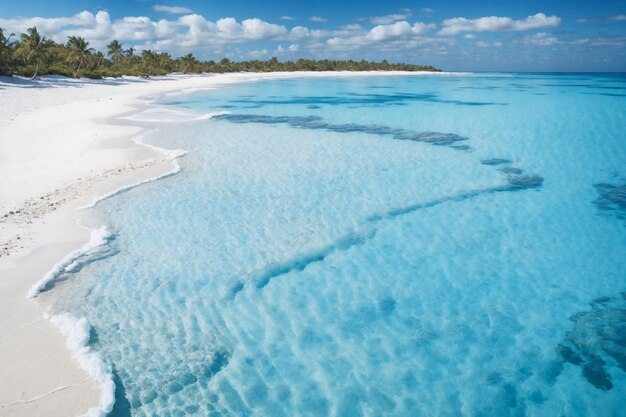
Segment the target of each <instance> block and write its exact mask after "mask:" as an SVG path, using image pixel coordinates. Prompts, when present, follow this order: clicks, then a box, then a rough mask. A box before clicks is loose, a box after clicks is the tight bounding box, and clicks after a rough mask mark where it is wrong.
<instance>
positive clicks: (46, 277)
mask: <svg viewBox="0 0 626 417" xmlns="http://www.w3.org/2000/svg"><path fill="white" fill-rule="evenodd" d="M374 75H413V76H415V75H419V76H424V75H432V74H416V73H407V74H403V73H401V74H399V73H385V72H364V73H345V72H340V73H286V74H283V73H277V74H272V73H268V74H226V75H222V76H219V75H218V76H216V75H208V76H207V75H201V76H193V77H179V78H177V77H164V79H163V80H162V81H163V83H161V80H154V81H148V82H141V81H138V82H137V84H135V85H133V84H132V83H129V84H130V85H131V87H130V88H129V89H130V90H132V89H133V88H132V87H133V86H135V87H136V88H135V91H130V92H129V91H123V92H124V93H125V95H123V96H122V97H121V98H123V103H122V104H121V105H120V106H119V107H115V106H113V107H109V108H108V109H107V110H108V111H109V119H106V120H105V121H104V123H105V124H106V126H102V122H101V123H100V124H99V125H98V127H99V128H102V129H104V128H105V127H111V126H112V124H111V121H112V119H111V118H113V119H115V118H120V117H122V115H123V114H124V111H123V109H124V108H128V107H132V108H134V109H133V111H132V113H138V112H141V111H145V110H146V109H149V108H150V107H151V106H152V105H153V100H150V99H154V98H155V97H157V96H160V95H165V94H186V93H189V92H193V91H197V90H199V89H214V88H219V87H220V86H222V85H226V84H231V83H237V82H251V81H256V80H262V79H268V78H295V77H316V76H341V77H345V76H374ZM435 75H437V76H441V75H448V73H435ZM0 81H2V80H0ZM142 83H143V84H142ZM85 84H86V86H87V87H89V86H90V84H93V85H99V83H97V82H93V83H91V82H88V83H85ZM181 84H182V85H181ZM100 85H101V84H100ZM146 85H148V86H149V87H152V88H147V87H145V88H142V87H144V86H146ZM15 88H20V87H15ZM65 88H72V87H65ZM117 88H120V89H124V88H125V87H124V86H120V85H111V86H107V88H106V91H103V92H102V93H101V94H94V96H95V97H96V98H95V100H96V101H97V102H99V101H100V100H104V99H106V97H108V96H111V95H116V94H117V93H118V91H115V90H114V89H117ZM138 90H139V91H138ZM181 90H182V91H181ZM66 91H67V90H66ZM22 94H24V95H25V94H28V91H27V90H26V91H22ZM48 94H49V95H51V96H52V98H53V99H54V94H53V93H51V92H48ZM0 95H2V92H1V90H0ZM116 98H117V97H116ZM88 100H90V101H94V97H91V96H90V97H89V99H88ZM109 100H113V99H112V98H109ZM67 104H68V105H69V106H72V105H74V106H75V105H76V103H74V102H73V101H72V99H71V98H70V99H69V100H68V103H67ZM52 105H54V104H53V103H52ZM120 107H121V109H122V111H120ZM45 110H46V109H45V107H42V108H39V109H37V108H35V110H34V111H32V110H31V111H30V113H33V114H34V115H30V114H27V116H30V117H31V119H32V118H33V117H37V114H38V112H41V111H45ZM26 112H27V113H28V112H29V111H28V109H27V110H26ZM16 115H18V116H19V115H20V114H19V111H18V112H17V113H16ZM9 116H11V115H9ZM210 117H211V116H209V117H206V118H210ZM204 119H205V118H204V117H203V118H202V120H204ZM89 120H90V122H89V123H91V125H95V124H96V123H95V122H94V118H93V117H89ZM130 120H131V121H132V119H130ZM12 121H13V119H10V120H8V121H7V120H0V122H6V123H1V124H0V131H2V128H3V126H4V125H5V124H6V125H9V126H10V125H11V122H12ZM189 121H193V120H189ZM138 122H139V123H138V124H133V129H131V130H133V131H134V132H135V133H134V134H130V133H126V134H125V135H121V139H123V140H124V141H125V144H124V146H122V148H123V149H122V150H121V153H122V154H124V155H123V157H122V158H119V159H121V160H127V161H128V162H135V163H136V162H138V161H141V162H146V161H152V162H153V163H151V164H148V165H145V164H144V166H141V167H139V168H133V169H131V170H129V171H128V172H122V174H121V175H115V174H112V175H107V176H106V177H104V178H98V179H97V180H94V181H92V183H91V184H89V186H88V187H86V188H83V189H81V190H79V192H78V193H77V195H76V196H75V198H73V199H71V200H69V199H67V200H68V201H66V200H63V202H62V203H60V204H59V208H58V209H57V210H56V211H54V212H51V213H46V214H45V215H43V216H42V217H41V219H42V220H41V223H45V224H39V223H40V222H39V219H37V220H36V221H30V220H29V221H28V224H24V225H21V226H22V229H20V230H24V229H26V230H27V233H30V234H31V236H32V239H31V242H32V243H31V244H30V246H29V245H28V244H26V247H22V248H19V249H18V250H15V251H14V252H12V253H10V254H9V256H5V257H3V258H2V259H0V261H2V263H1V264H0V265H1V266H2V269H0V271H1V272H2V273H3V275H6V277H5V278H4V279H2V280H1V282H0V284H4V285H11V286H12V287H14V288H13V289H14V290H18V291H22V290H23V288H24V287H25V285H27V286H28V288H29V291H28V295H29V296H37V295H38V294H39V291H40V290H41V289H43V288H45V286H46V285H47V284H48V283H50V282H51V281H53V280H54V279H55V277H56V276H57V275H58V274H59V273H61V272H62V271H63V270H65V269H66V268H70V267H71V265H72V263H73V262H74V261H75V260H76V259H77V258H79V257H80V256H81V255H82V254H84V253H86V252H88V251H89V250H92V249H94V248H97V247H99V246H101V245H105V244H106V241H107V238H106V233H100V231H102V229H101V228H95V229H94V228H91V229H90V230H91V232H90V237H89V239H87V236H86V235H85V229H82V230H79V228H76V210H77V209H83V208H91V207H95V206H96V205H97V204H98V203H99V202H100V201H102V200H104V199H106V198H110V197H113V196H115V195H118V194H120V193H122V192H125V191H128V190H130V189H132V188H135V187H137V186H139V185H142V184H145V183H148V182H152V181H156V180H159V179H162V178H165V177H169V176H171V175H174V174H176V173H177V172H179V171H180V169H181V168H180V165H179V164H178V162H177V160H178V158H180V157H181V156H183V155H184V153H185V152H184V151H181V150H168V149H163V148H158V147H156V146H154V145H151V144H148V143H144V142H143V138H144V137H145V135H146V134H147V133H149V132H150V129H149V127H147V126H141V121H138ZM118 127H119V125H118ZM137 129H140V130H141V132H140V133H139V135H137V133H136V130H137ZM115 130H118V129H115ZM127 132H128V131H127ZM133 137H134V138H135V140H134V142H135V145H140V147H142V148H144V149H146V150H147V151H149V152H148V153H146V152H142V151H138V150H137V146H132V148H133V150H132V151H131V150H130V148H129V147H130V146H131V145H130V144H129V142H130V141H128V138H133ZM114 138H118V139H119V138H120V135H119V132H111V134H110V136H109V137H108V138H105V139H106V140H113V139H114ZM105 139H98V140H96V141H94V143H92V144H91V145H95V144H96V143H97V144H98V146H100V147H102V142H103V141H104V140H105ZM99 149H100V148H99ZM155 151H158V152H160V153H161V155H162V157H161V158H155V157H154V156H155V155H154V153H155ZM96 153H97V152H94V155H95V154H96ZM0 156H2V155H0ZM81 156H82V155H81ZM115 163H118V164H119V161H118V160H115ZM115 163H112V164H110V165H111V166H110V168H112V170H114V169H115ZM172 164H173V165H174V167H173V168H171V165H172ZM164 165H167V166H168V167H167V168H166V167H165V166H164ZM164 170H165V171H164ZM118 172H119V169H118ZM74 176H75V177H77V175H76V174H74ZM73 180H74V181H81V180H82V178H81V177H77V178H73ZM52 187H54V185H52ZM3 188H4V187H3ZM111 190H112V191H111ZM56 191H59V189H57V190H56ZM36 195H37V194H35V197H36ZM92 196H93V197H92ZM19 197H22V201H23V196H19ZM90 197H91V202H90V203H86V202H85V200H87V199H88V198H90ZM42 198H43V197H42ZM17 201H19V198H18V200H17ZM0 209H2V210H6V209H7V207H0ZM1 214H2V213H0V215H1ZM68 228H72V230H73V231H72V232H71V233H67V234H68V235H70V237H69V239H66V240H67V241H66V242H63V244H59V243H58V240H59V239H58V236H59V233H60V231H63V232H67V229H68ZM18 229H19V228H18ZM9 232H13V230H11V229H9ZM18 233H21V232H19V231H18ZM42 234H45V236H44V237H42ZM18 239H19V237H18ZM85 241H87V243H85ZM52 245H54V249H50V246H52ZM41 247H47V248H48V249H50V250H47V252H48V253H47V256H41V254H40V253H38V250H39V249H38V248H41ZM64 248H65V249H64ZM67 248H72V250H67ZM20 249H21V250H20ZM63 252H64V253H65V255H64V256H63V255H61V256H59V254H61V253H63ZM68 253H69V254H68ZM55 257H56V259H57V260H58V259H62V260H61V261H60V262H59V261H56V263H54V267H53V268H52V269H49V266H48V269H49V270H48V271H47V273H45V274H44V273H43V272H41V271H44V270H45V269H44V268H45V267H46V265H50V263H48V262H50V260H51V259H54V258H55ZM26 259H27V261H26ZM35 260H36V264H37V265H36V267H34V268H33V267H30V268H23V265H24V262H26V263H31V262H33V261H35ZM7 264H8V267H7ZM20 268H21V270H19V269H20ZM18 270H19V271H18ZM37 273H39V274H40V275H39V277H43V278H41V279H40V280H38V281H37V283H35V285H33V284H32V282H31V281H32V280H33V276H36V275H35V274H37ZM2 286H3V285H0V288H1V287H2ZM14 293H15V291H8V292H6V293H5V296H11V297H12V296H13V295H14ZM52 293H53V292H52ZM22 294H24V293H22ZM49 296H50V295H46V296H45V297H40V298H47V297H49ZM20 298H21V299H22V300H23V301H24V302H25V300H24V297H23V296H22V297H20ZM29 298H30V297H29ZM28 303H29V306H28V308H30V309H31V311H30V317H31V318H32V316H33V314H34V315H36V316H39V317H41V316H44V318H48V319H49V320H44V321H41V320H38V321H37V323H38V325H37V326H38V327H42V326H46V324H45V322H48V323H50V324H54V325H55V326H56V328H58V332H60V333H61V334H62V335H63V337H65V342H66V343H65V344H66V357H65V358H62V357H59V358H55V359H58V360H59V361H60V362H59V363H58V364H56V366H57V367H58V366H68V365H71V364H70V362H71V361H72V359H71V358H70V356H72V357H73V358H74V359H75V360H76V362H77V363H76V362H75V363H76V364H77V365H80V367H81V368H82V369H83V370H84V372H85V373H86V374H87V376H88V377H89V378H90V380H91V383H89V381H85V380H81V381H79V382H75V381H67V382H64V383H65V385H59V381H58V380H55V381H53V385H56V386H57V387H56V388H55V387H52V388H50V389H47V391H45V390H46V389H44V391H45V392H46V394H44V396H45V397H46V398H47V402H41V401H39V394H38V393H37V392H36V390H37V389H40V390H41V389H42V388H41V387H36V388H33V387H32V386H28V387H24V386H22V387H18V389H20V388H21V389H20V390H21V392H22V394H21V397H22V396H24V392H25V391H30V392H29V393H27V394H26V395H28V396H29V397H30V398H34V399H33V400H32V401H31V400H24V399H22V398H17V399H15V398H9V396H10V395H15V392H17V391H16V390H13V391H10V392H8V393H6V392H5V398H1V399H0V411H2V409H4V408H7V407H14V406H15V405H16V404H20V407H22V408H21V409H20V410H17V411H16V410H13V411H15V412H14V414H12V415H33V413H35V414H36V413H37V412H38V411H37V410H41V408H37V407H44V408H43V409H44V410H45V414H46V415H50V416H55V415H59V416H60V415H64V416H67V415H78V414H80V413H84V412H85V410H86V413H87V414H84V415H89V416H91V415H94V416H95V415H106V413H108V412H109V411H110V410H111V409H112V407H113V401H114V392H115V391H114V390H115V386H114V384H113V383H112V378H111V377H110V374H107V372H106V369H107V365H106V364H105V363H104V362H102V360H101V359H100V358H99V357H98V355H97V353H95V352H93V351H92V350H91V349H90V348H89V340H88V336H89V331H85V329H88V323H87V322H86V320H85V319H84V318H71V317H66V316H52V317H48V316H46V312H47V305H48V304H47V300H45V299H44V300H43V301H42V302H41V303H36V305H35V306H33V303H32V302H28ZM11 308H12V309H13V310H14V312H15V314H14V315H13V316H10V317H9V319H8V320H5V322H4V326H3V327H4V328H0V331H3V332H6V331H7V325H6V323H7V322H11V320H12V319H14V318H18V317H19V316H20V311H19V310H20V308H21V307H20V306H18V305H12V306H11ZM26 316H27V317H28V316H29V315H26ZM17 321H19V320H17ZM10 324H11V325H17V326H24V324H23V323H10ZM27 324H28V323H27ZM47 326H48V327H49V324H48V325H47ZM10 328H11V327H10V326H9V327H8V329H10ZM77 329H79V330H80V329H82V331H78V330H77ZM35 331H36V329H33V330H32V332H30V333H29V336H28V338H27V339H29V340H31V339H32V340H38V335H37V334H36V333H34V332H35ZM47 331H48V332H49V330H47ZM5 334H6V333H5ZM57 339H58V338H57ZM48 342H50V341H49V340H48ZM57 348H58V347H57ZM14 349H15V347H14V346H9V347H8V348H5V351H10V352H9V353H11V354H13V355H14V356H15V357H20V355H19V352H18V353H17V354H16V352H15V351H14ZM39 349H41V350H43V348H39ZM57 350H59V349H57ZM35 351H36V349H35ZM61 352H62V349H61V350H60V351H59V353H58V354H62V353H61ZM0 353H3V354H6V352H0ZM70 353H71V355H70ZM37 355H39V358H38V363H37V364H36V365H35V366H34V367H35V368H36V367H38V366H39V367H41V369H40V371H41V370H43V371H44V372H45V370H46V369H47V368H48V367H50V369H48V371H49V372H54V370H53V369H52V365H51V364H50V361H49V360H48V358H47V357H46V356H45V354H44V355H43V356H41V354H40V353H39V352H35V356H37ZM3 359H5V358H3ZM23 365H24V364H23V363H20V362H19V361H18V362H16V363H13V364H12V365H11V367H12V368H14V369H13V372H14V373H15V372H22V371H23ZM31 366H32V365H31ZM71 375H72V377H73V378H74V379H76V377H77V376H80V373H77V372H73V373H71ZM35 378H37V375H29V374H28V372H26V375H25V376H24V379H23V380H21V381H16V383H17V385H18V386H19V385H20V383H21V384H22V385H23V384H24V383H26V384H29V385H31V384H30V382H32V381H34V379H35ZM61 379H62V378H61ZM9 380H11V378H9ZM94 382H95V383H96V387H97V390H98V391H99V395H98V396H99V405H98V406H94V396H93V394H94V385H93V383H94ZM3 385H4V384H3ZM48 385H50V384H48ZM59 386H60V387H61V388H59ZM66 387H74V388H76V389H72V390H69V389H66ZM81 387H82V388H81ZM55 390H58V391H55ZM2 391H4V390H2ZM56 392H65V393H66V397H65V398H66V399H65V401H67V399H68V398H69V399H70V401H71V399H72V398H78V397H76V395H81V396H83V398H82V401H74V403H73V404H69V405H68V404H65V405H64V406H65V408H64V409H63V410H62V411H61V410H56V409H49V408H45V407H46V405H48V406H50V405H51V404H56V403H57V402H59V401H62V400H61V399H60V398H61V397H59V398H58V399H55V398H54V396H55V395H57V394H55V393H56ZM42 398H43V397H42ZM28 404H34V405H36V406H35V407H34V408H33V407H28V406H26V405H28ZM87 405H88V408H86V406H87ZM68 412H69V413H70V414H67V413H68Z"/></svg>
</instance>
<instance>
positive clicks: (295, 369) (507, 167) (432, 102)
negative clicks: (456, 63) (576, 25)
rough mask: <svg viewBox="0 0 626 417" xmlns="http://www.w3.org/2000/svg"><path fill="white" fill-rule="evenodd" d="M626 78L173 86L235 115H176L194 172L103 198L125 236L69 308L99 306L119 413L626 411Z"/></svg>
mask: <svg viewBox="0 0 626 417" xmlns="http://www.w3.org/2000/svg"><path fill="white" fill-rule="evenodd" d="M608 87H611V89H610V90H608V89H607V88H608ZM624 92H626V78H624V77H623V76H618V75H602V74H600V75H589V74H581V75H555V74H536V75H532V74H468V75H451V76H409V77H399V76H392V77H380V76H376V77H366V78H357V77H355V78H328V79H307V78H301V79H290V80H274V81H260V82H254V83H247V84H240V85H234V86H227V87H224V88H221V89H218V90H212V91H200V92H195V93H191V94H187V95H181V96H169V97H164V98H162V99H160V103H159V106H160V107H163V108H165V109H167V108H172V109H175V110H176V111H175V112H172V117H175V116H176V115H178V114H179V112H180V110H181V109H182V110H186V111H189V112H196V113H198V114H199V115H200V116H201V115H203V114H206V113H218V112H228V113H227V114H224V115H221V116H217V117H213V118H211V119H206V118H203V117H190V118H188V120H191V121H189V122H185V123H177V124H171V123H170V124H167V123H163V124H158V128H159V129H158V130H157V131H154V132H152V133H151V134H150V135H149V136H148V138H147V140H148V141H149V142H151V143H154V144H156V145H159V146H163V147H166V148H171V149H179V148H182V149H186V150H188V151H189V152H188V154H187V155H186V156H185V157H184V158H182V159H181V160H180V164H181V166H182V171H181V172H180V173H179V174H177V175H175V176H172V177H169V178H165V179H163V180H160V181H157V182H154V183H150V184H146V185H143V186H141V187H139V188H136V189H133V190H131V191H129V192H126V193H123V194H120V195H118V196H116V197H114V198H111V199H108V200H105V201H103V202H101V203H100V204H99V205H98V206H97V208H96V209H97V210H99V211H101V212H102V213H103V214H104V216H105V218H106V219H107V220H106V221H107V226H108V228H109V229H110V230H111V231H112V232H113V234H114V235H113V239H111V241H110V242H109V244H108V245H107V247H106V249H103V251H101V252H99V253H96V254H94V255H93V256H92V257H91V258H87V259H85V262H84V263H83V264H82V265H81V266H80V267H78V268H75V269H74V270H73V271H72V272H71V273H67V274H65V276H64V277H63V278H64V279H63V280H61V281H60V282H59V283H57V285H56V286H55V287H54V289H53V291H56V292H57V294H58V301H57V302H56V305H55V310H56V311H57V312H69V313H71V314H72V315H74V316H77V317H82V316H84V317H86V318H87V319H88V320H89V322H90V323H91V325H92V327H93V329H92V338H91V343H92V346H93V348H94V349H96V350H97V351H98V352H99V353H100V354H101V356H102V357H103V359H104V360H106V361H110V362H111V363H112V364H113V367H114V371H115V380H116V384H117V388H118V389H117V396H116V399H117V401H116V408H115V410H114V413H113V415H115V416H124V415H132V416H157V415H158V416H182V415H199V416H200V415H201V416H205V415H211V416H218V415H222V416H231V415H233V416H242V415H250V416H281V415H284V416H293V415H302V416H304V415H311V416H326V415H336V416H342V417H343V416H352V415H354V416H360V415H367V416H379V415H380V416H392V415H396V416H419V415H424V416H431V415H449V416H458V415H467V416H507V415H510V416H523V415H533V416H556V415H567V416H593V415H597V416H618V415H620V413H621V412H622V410H623V409H625V408H626V396H624V392H626V305H625V304H626V272H625V271H626V256H625V254H626V223H625V220H624V219H625V216H624V212H625V207H624V205H623V201H624V200H623V187H624V184H626V171H625V170H624V167H625V166H626V146H625V145H626V143H625V140H626V138H625V136H624V132H625V131H626V113H625V112H624V111H623V110H624V108H625V104H626V102H625V100H626V98H625V97H623V95H622V93H624ZM608 93H610V94H608ZM158 114H162V113H161V112H160V111H159V112H158ZM203 119H206V120H203ZM185 120H187V119H185ZM144 122H145V120H144Z"/></svg>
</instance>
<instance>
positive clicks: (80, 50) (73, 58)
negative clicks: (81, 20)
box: [67, 36, 95, 77]
mask: <svg viewBox="0 0 626 417" xmlns="http://www.w3.org/2000/svg"><path fill="white" fill-rule="evenodd" d="M67 48H68V49H69V54H68V56H67V60H68V61H69V62H70V63H74V64H78V66H77V68H76V71H75V72H74V77H77V76H78V72H79V71H80V69H81V67H82V66H83V64H84V63H85V62H86V61H87V59H88V58H89V56H90V55H91V54H92V53H93V52H95V49H93V48H90V47H89V42H87V41H86V40H85V39H84V38H81V37H79V36H68V41H67Z"/></svg>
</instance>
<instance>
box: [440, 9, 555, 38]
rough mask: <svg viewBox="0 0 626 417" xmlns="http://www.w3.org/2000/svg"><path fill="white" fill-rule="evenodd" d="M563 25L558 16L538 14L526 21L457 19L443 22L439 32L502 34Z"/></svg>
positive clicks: (500, 18)
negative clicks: (503, 32)
mask: <svg viewBox="0 0 626 417" xmlns="http://www.w3.org/2000/svg"><path fill="white" fill-rule="evenodd" d="M559 24H561V18H560V17H558V16H546V15H545V14H543V13H537V14H535V15H532V16H528V17H527V18H526V19H520V20H513V19H511V18H510V17H498V16H488V17H481V18H478V19H466V18H465V17H455V18H452V19H446V20H444V21H443V24H442V26H443V28H442V29H441V30H440V31H439V34H441V35H457V34H459V33H462V32H502V31H522V30H530V29H538V28H544V27H554V26H558V25H559Z"/></svg>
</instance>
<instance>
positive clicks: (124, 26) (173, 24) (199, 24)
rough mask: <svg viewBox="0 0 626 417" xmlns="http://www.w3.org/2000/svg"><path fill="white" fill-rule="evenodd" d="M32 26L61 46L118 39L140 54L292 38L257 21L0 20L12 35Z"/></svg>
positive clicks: (86, 15) (82, 16)
mask: <svg viewBox="0 0 626 417" xmlns="http://www.w3.org/2000/svg"><path fill="white" fill-rule="evenodd" d="M31 26H37V28H38V29H39V30H40V32H41V33H42V34H44V35H45V36H48V37H50V38H52V39H54V40H55V41H57V42H65V41H66V40H67V36H69V35H76V36H82V37H84V38H86V39H87V40H88V41H90V42H91V43H92V45H93V46H95V47H96V48H102V47H103V46H104V45H106V43H108V42H109V41H111V40H113V39H117V40H119V41H121V42H123V43H125V44H129V45H128V46H130V45H132V46H134V47H135V48H136V49H138V50H140V49H147V48H152V49H158V50H181V49H187V50H188V49H191V48H195V49H196V50H197V49H202V48H210V49H211V50H216V49H218V48H221V47H222V46H223V45H225V44H231V43H240V42H246V41H255V40H266V39H276V38H279V37H286V36H287V35H288V34H289V31H288V30H287V28H285V27H284V26H281V25H276V24H273V23H268V22H264V21H262V20H260V19H257V18H254V19H246V20H243V21H241V22H238V21H237V20H235V19H233V18H230V17H228V18H224V19H219V20H218V21H216V22H210V21H208V20H206V19H205V18H204V17H203V16H201V15H198V14H188V15H184V16H180V17H178V18H177V19H174V20H167V19H161V20H158V21H155V20H152V19H150V18H149V17H145V16H126V17H123V18H121V19H117V20H114V21H111V18H110V16H109V14H108V13H107V12H105V11H99V12H98V13H96V14H95V15H94V14H92V13H90V12H87V11H84V12H81V13H78V14H76V15H74V16H70V17H60V18H40V17H34V18H21V19H0V27H4V28H6V29H8V30H9V31H10V32H16V33H19V32H25V31H26V29H27V28H29V27H31Z"/></svg>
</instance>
